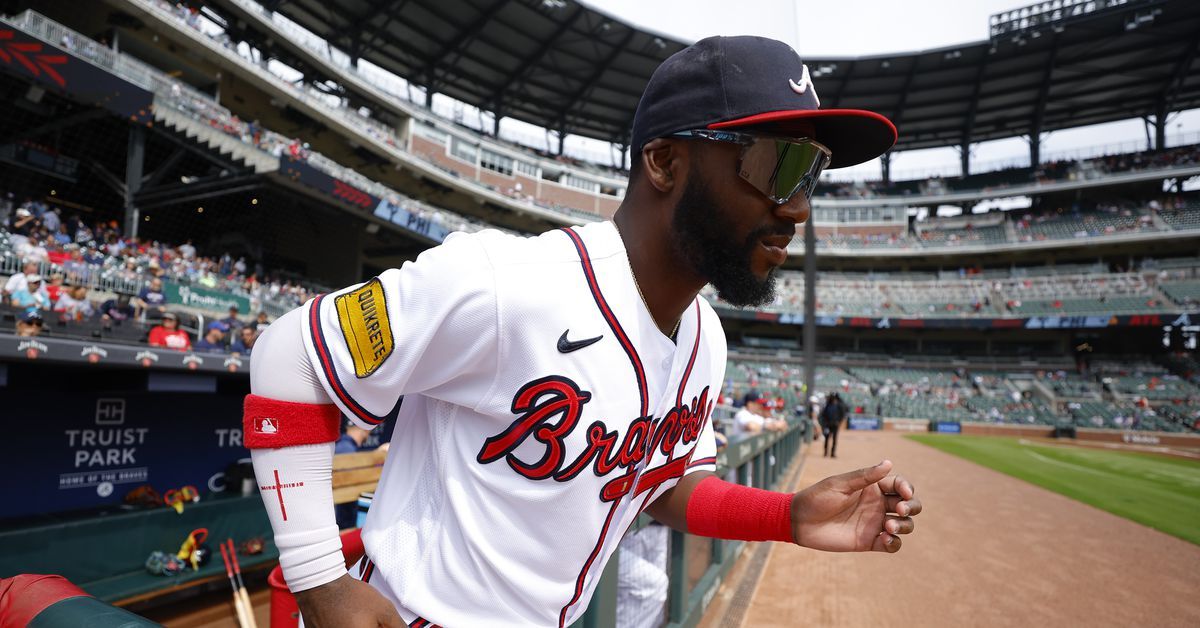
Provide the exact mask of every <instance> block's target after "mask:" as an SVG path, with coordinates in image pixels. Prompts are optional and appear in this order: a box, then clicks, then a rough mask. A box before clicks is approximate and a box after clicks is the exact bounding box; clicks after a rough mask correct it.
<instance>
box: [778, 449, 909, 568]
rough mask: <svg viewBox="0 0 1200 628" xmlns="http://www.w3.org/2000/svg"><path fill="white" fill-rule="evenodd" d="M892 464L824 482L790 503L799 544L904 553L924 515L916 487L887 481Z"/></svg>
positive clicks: (831, 549)
mask: <svg viewBox="0 0 1200 628" xmlns="http://www.w3.org/2000/svg"><path fill="white" fill-rule="evenodd" d="M891 470H892V462H891V461H890V460H884V461H883V462H881V463H879V464H877V465H875V466H873V467H867V468H865V469H859V470H857V471H851V472H849V473H843V474H841V475H835V476H832V477H828V478H825V479H824V480H821V481H820V482H817V483H816V484H814V485H812V486H810V487H808V488H806V489H804V490H803V491H800V492H799V493H796V495H795V496H794V497H793V498H792V534H793V536H794V537H795V539H796V543H797V544H799V545H802V546H804V547H810V548H812V549H819V550H825V551H829V552H867V551H874V552H888V553H894V552H897V551H899V550H900V543H901V542H900V536H899V535H901V534H909V533H911V532H912V531H913V517H914V516H916V515H917V514H919V513H920V512H921V501H920V500H919V499H917V497H916V494H915V491H914V490H913V486H912V484H910V483H909V482H908V480H905V479H904V478H902V477H900V476H898V475H888V472H889V471H891Z"/></svg>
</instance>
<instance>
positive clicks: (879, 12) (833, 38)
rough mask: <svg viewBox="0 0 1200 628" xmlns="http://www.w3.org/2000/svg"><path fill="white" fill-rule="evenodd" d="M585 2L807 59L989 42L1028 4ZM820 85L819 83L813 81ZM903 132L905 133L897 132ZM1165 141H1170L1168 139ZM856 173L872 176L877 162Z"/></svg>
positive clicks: (1196, 126)
mask: <svg viewBox="0 0 1200 628" xmlns="http://www.w3.org/2000/svg"><path fill="white" fill-rule="evenodd" d="M585 4H588V5H590V6H593V7H595V8H597V9H600V10H602V11H605V12H607V13H610V14H612V15H613V16H615V17H618V18H620V19H621V20H622V21H625V22H630V23H633V24H636V25H639V26H642V27H644V28H647V29H649V30H654V31H658V32H661V33H664V34H667V35H671V36H672V37H675V38H677V39H681V40H685V41H695V40H697V39H701V38H703V37H707V36H709V35H763V36H767V37H773V38H775V39H780V40H783V41H786V42H788V43H789V44H791V45H792V47H793V48H795V49H796V50H797V52H799V53H800V56H801V58H804V57H807V56H814V57H830V56H852V57H853V56H864V55H876V54H884V53H894V52H912V51H916V50H922V49H928V48H941V47H943V46H948V45H952V44H957V43H967V42H977V41H981V40H985V39H987V37H988V31H987V27H988V17H989V16H991V15H992V14H995V13H1000V12H1002V11H1006V10H1009V9H1016V8H1020V7H1022V6H1027V5H1029V4H1032V3H1031V2H1022V1H1020V0H908V1H898V0H832V1H822V2H816V1H813V0H732V1H731V0H586V1H585ZM815 84H816V85H817V87H818V89H819V88H820V81H819V80H818V81H816V83H815ZM900 132H901V133H903V132H904V129H903V128H901V129H900ZM1198 132H1200V110H1193V111H1189V112H1185V113H1182V114H1179V115H1177V116H1175V117H1174V118H1173V119H1171V120H1170V121H1169V125H1168V136H1174V135H1176V134H1180V133H1182V134H1185V135H1187V136H1191V142H1189V143H1194V142H1196V141H1197V138H1196V137H1195V136H1194V134H1196V133H1198ZM1145 142H1146V132H1145V128H1144V126H1143V124H1142V123H1141V121H1138V120H1133V121H1126V122H1119V123H1113V124H1107V125H1100V126H1097V127H1089V128H1084V129H1076V130H1069V131H1059V132H1056V133H1052V134H1049V136H1048V137H1045V138H1044V139H1043V142H1042V155H1043V158H1048V157H1051V156H1054V155H1055V154H1056V153H1066V152H1073V151H1076V150H1078V149H1081V148H1085V147H1091V146H1098V145H1117V144H1123V145H1124V146H1119V147H1116V146H1115V147H1114V148H1123V149H1124V150H1126V151H1128V150H1141V149H1144V148H1145ZM1168 143H1172V142H1171V138H1170V137H1169V138H1168ZM1027 154H1028V145H1027V143H1026V142H1024V141H1023V140H1019V139H1013V140H1000V141H997V142H988V143H985V144H981V145H979V146H977V147H976V148H975V150H974V154H973V157H972V159H973V161H974V162H975V163H979V164H980V165H983V164H985V163H987V162H993V163H994V162H1003V161H1006V160H1010V159H1013V158H1015V157H1019V156H1022V155H1027ZM957 164H958V157H957V152H956V150H955V149H953V148H945V149H933V150H928V151H911V152H907V153H901V154H899V155H898V156H897V157H896V158H895V159H894V160H893V162H892V170H893V176H896V177H897V178H899V177H900V176H902V175H904V174H905V173H906V172H909V173H911V174H916V173H920V172H925V171H928V170H929V169H931V168H939V167H948V168H949V169H950V170H954V169H955V168H956V167H957ZM855 171H857V172H865V173H870V174H872V175H876V176H877V173H878V172H879V166H878V163H877V162H876V163H874V164H870V165H868V164H864V166H861V167H859V168H856V169H855Z"/></svg>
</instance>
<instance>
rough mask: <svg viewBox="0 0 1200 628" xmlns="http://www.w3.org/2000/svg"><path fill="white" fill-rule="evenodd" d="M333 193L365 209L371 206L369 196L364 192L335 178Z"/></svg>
mask: <svg viewBox="0 0 1200 628" xmlns="http://www.w3.org/2000/svg"><path fill="white" fill-rule="evenodd" d="M333 195H334V196H336V197H338V198H340V199H344V200H346V201H349V202H350V203H351V204H354V205H358V206H359V207H361V208H363V209H366V208H368V207H370V206H371V197H370V196H367V193H366V192H363V191H362V190H359V189H358V188H355V187H352V186H350V185H347V184H345V183H342V182H341V181H338V180H337V179H334V180H333Z"/></svg>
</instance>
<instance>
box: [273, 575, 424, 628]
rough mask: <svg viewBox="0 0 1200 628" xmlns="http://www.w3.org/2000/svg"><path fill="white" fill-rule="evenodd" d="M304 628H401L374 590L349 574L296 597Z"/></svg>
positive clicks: (397, 617)
mask: <svg viewBox="0 0 1200 628" xmlns="http://www.w3.org/2000/svg"><path fill="white" fill-rule="evenodd" d="M296 604H297V605H298V606H299V607H300V614H301V615H302V616H303V617H304V625H305V626H306V627H307V628H333V627H336V628H342V627H343V626H344V627H345V628H381V627H383V628H393V627H396V628H402V627H404V626H407V624H405V623H404V620H403V619H400V614H399V613H397V612H396V607H395V606H393V605H392V603H391V602H389V601H388V599H387V598H385V597H383V594H381V593H380V592H379V591H376V590H375V587H372V586H371V585H369V584H367V583H365V582H360V581H358V580H355V579H354V578H351V577H350V575H349V574H347V575H344V576H342V577H341V578H338V579H337V580H334V581H333V582H330V583H328V584H323V585H321V586H319V587H314V588H312V589H308V590H306V591H301V592H299V593H297V594H296Z"/></svg>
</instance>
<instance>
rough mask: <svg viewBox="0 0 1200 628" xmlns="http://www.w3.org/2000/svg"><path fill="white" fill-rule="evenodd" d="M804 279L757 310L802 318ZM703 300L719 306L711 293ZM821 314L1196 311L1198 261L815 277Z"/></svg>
mask: <svg viewBox="0 0 1200 628" xmlns="http://www.w3.org/2000/svg"><path fill="white" fill-rule="evenodd" d="M804 284H805V281H804V274H803V273H801V272H798V271H780V272H779V273H778V274H777V283H776V293H775V300H774V301H773V302H772V303H770V304H768V305H765V306H761V307H760V308H759V309H760V310H762V311H768V312H781V313H783V312H797V313H798V312H803V310H804V293H805V285H804ZM701 294H703V295H704V296H705V297H706V298H708V299H709V300H710V301H711V302H712V303H714V304H716V305H719V304H721V301H720V300H719V299H718V298H717V296H716V292H715V290H714V289H713V288H712V287H711V286H707V287H705V288H704V289H703V290H702V292H701ZM816 296H817V303H816V311H817V314H818V315H822V316H868V317H875V318H884V317H896V318H1005V317H1027V316H1044V315H1106V316H1107V315H1113V314H1147V313H1156V312H1160V313H1161V312H1181V311H1195V308H1196V307H1197V306H1200V258H1178V259H1162V260H1156V259H1146V260H1143V261H1142V262H1140V263H1139V264H1137V265H1136V266H1135V267H1134V268H1131V269H1125V268H1110V267H1108V266H1106V265H1101V264H1084V265H1064V266H1060V267H1057V268H1056V267H1049V266H1040V267H1033V268H1012V269H987V270H986V271H985V270H983V269H979V268H966V267H963V268H960V269H959V270H958V271H957V272H943V273H919V272H913V273H894V274H887V273H881V274H879V273H832V272H829V273H821V274H820V275H819V276H818V282H817V290H816Z"/></svg>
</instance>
